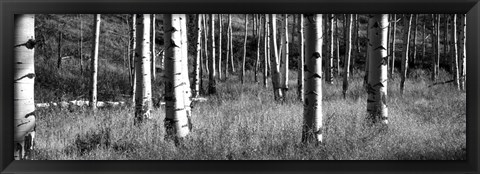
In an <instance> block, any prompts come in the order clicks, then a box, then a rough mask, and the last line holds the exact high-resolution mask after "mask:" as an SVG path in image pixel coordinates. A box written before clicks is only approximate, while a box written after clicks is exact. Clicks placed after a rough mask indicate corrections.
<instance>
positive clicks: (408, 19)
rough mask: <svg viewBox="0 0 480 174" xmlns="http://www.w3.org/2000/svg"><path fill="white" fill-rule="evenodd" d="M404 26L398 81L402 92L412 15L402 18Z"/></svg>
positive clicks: (406, 66) (405, 76)
mask: <svg viewBox="0 0 480 174" xmlns="http://www.w3.org/2000/svg"><path fill="white" fill-rule="evenodd" d="M404 24H405V25H404V28H403V30H404V31H403V32H404V35H403V40H404V41H403V52H402V74H401V78H402V79H401V81H400V92H401V93H402V94H403V91H404V89H405V79H406V78H407V70H408V53H409V52H408V48H409V40H410V28H411V24H412V15H406V16H405V19H404Z"/></svg>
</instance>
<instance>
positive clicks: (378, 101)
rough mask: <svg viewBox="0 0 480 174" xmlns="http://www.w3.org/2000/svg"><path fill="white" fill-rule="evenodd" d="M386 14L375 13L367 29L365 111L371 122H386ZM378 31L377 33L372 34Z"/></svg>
mask: <svg viewBox="0 0 480 174" xmlns="http://www.w3.org/2000/svg"><path fill="white" fill-rule="evenodd" d="M387 25H388V14H376V15H373V16H371V17H370V21H369V26H368V30H371V31H370V33H371V34H370V35H369V36H368V37H369V38H368V40H369V43H368V45H371V47H372V49H370V50H371V52H370V54H369V57H368V59H370V60H369V64H368V67H369V68H368V69H369V74H368V85H367V89H368V90H367V93H368V99H367V112H368V113H369V117H370V119H371V120H372V121H373V123H376V122H381V123H383V124H388V108H387V87H388V78H387V75H388V72H387V69H388V67H387V61H388V52H387V49H386V48H387V45H388V39H387V35H388V31H387V29H386V28H387ZM372 33H378V34H372Z"/></svg>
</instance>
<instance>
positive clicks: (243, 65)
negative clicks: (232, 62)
mask: <svg viewBox="0 0 480 174" xmlns="http://www.w3.org/2000/svg"><path fill="white" fill-rule="evenodd" d="M247 32H248V14H245V39H244V41H243V58H242V74H241V75H240V80H241V81H242V84H243V83H244V82H245V59H246V57H247V34H248V33H247Z"/></svg>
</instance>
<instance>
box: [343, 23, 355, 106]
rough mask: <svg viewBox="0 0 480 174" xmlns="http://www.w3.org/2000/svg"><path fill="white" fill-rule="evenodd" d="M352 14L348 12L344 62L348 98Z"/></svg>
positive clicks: (344, 94) (344, 82) (345, 89)
mask: <svg viewBox="0 0 480 174" xmlns="http://www.w3.org/2000/svg"><path fill="white" fill-rule="evenodd" d="M352 18H353V17H352V14H348V17H347V20H348V21H346V23H347V27H346V28H347V32H346V34H347V40H346V41H347V43H346V45H347V48H346V51H345V61H344V62H343V63H344V65H343V70H344V71H343V86H342V87H343V98H346V97H347V96H346V95H347V90H348V78H349V76H350V56H351V53H352Z"/></svg>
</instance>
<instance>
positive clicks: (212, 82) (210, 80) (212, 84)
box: [208, 14, 217, 94]
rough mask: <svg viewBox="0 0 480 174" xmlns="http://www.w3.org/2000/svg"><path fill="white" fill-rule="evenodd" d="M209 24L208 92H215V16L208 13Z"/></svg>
mask: <svg viewBox="0 0 480 174" xmlns="http://www.w3.org/2000/svg"><path fill="white" fill-rule="evenodd" d="M209 16H210V20H209V26H210V32H209V33H208V38H209V40H208V41H209V43H210V44H209V46H210V62H209V63H210V73H209V76H208V94H216V93H217V80H216V79H217V74H216V70H215V65H216V63H215V39H214V38H213V37H214V35H215V22H214V21H215V19H214V18H215V17H214V15H212V14H209Z"/></svg>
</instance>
